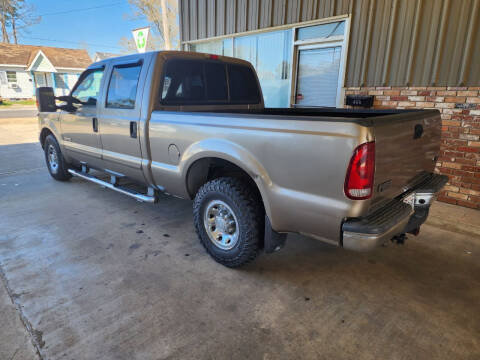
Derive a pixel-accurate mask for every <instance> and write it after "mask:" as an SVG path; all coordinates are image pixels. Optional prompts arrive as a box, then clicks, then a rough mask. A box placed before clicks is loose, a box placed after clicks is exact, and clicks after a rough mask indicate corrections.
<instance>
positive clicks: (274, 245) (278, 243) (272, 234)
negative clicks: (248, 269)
mask: <svg viewBox="0 0 480 360" xmlns="http://www.w3.org/2000/svg"><path fill="white" fill-rule="evenodd" d="M286 240H287V234H281V233H278V232H276V231H275V230H273V229H272V224H271V223H270V219H269V218H268V216H266V215H265V238H264V251H265V253H267V254H271V253H273V252H276V251H278V250H280V249H282V248H283V247H284V246H285V242H286Z"/></svg>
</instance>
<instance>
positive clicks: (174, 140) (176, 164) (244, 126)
mask: <svg viewBox="0 0 480 360" xmlns="http://www.w3.org/2000/svg"><path fill="white" fill-rule="evenodd" d="M369 140H371V135H370V134H369V129H368V128H367V127H364V126H361V125H358V124H355V123H352V122H350V123H348V122H347V123H338V122H336V123H331V122H328V121H317V122H312V121H309V120H308V119H306V118H303V119H302V117H301V116H299V117H290V118H288V119H283V121H269V120H268V117H267V116H261V115H244V114H216V113H199V112H196V113H187V112H167V111H154V112H153V113H152V116H151V118H150V124H149V143H150V152H151V156H152V159H151V165H150V166H151V172H152V174H153V179H154V182H155V184H156V185H157V186H159V187H161V188H164V189H165V191H167V192H168V193H171V194H174V195H178V196H182V197H185V196H188V193H187V191H186V177H187V173H188V169H189V167H190V166H191V165H192V164H193V163H194V162H195V161H196V160H199V159H202V158H208V157H213V158H221V159H224V160H228V161H230V162H232V163H234V164H236V165H237V166H239V167H240V168H242V169H243V170H245V171H246V172H247V173H248V174H249V175H250V176H251V177H252V179H253V180H254V181H255V182H256V183H257V185H258V187H259V189H260V192H261V194H262V197H263V201H264V204H265V208H266V211H267V214H268V216H269V218H270V220H271V223H272V226H273V227H274V229H275V230H276V231H290V232H301V233H305V234H309V235H314V236H317V237H321V238H323V239H324V240H328V241H330V242H333V243H338V241H339V237H340V224H341V222H342V219H343V218H345V217H350V216H356V215H358V214H360V213H362V212H364V211H365V207H367V206H368V201H360V202H359V201H356V202H354V201H351V200H349V199H347V198H346V196H345V195H344V193H343V180H344V179H345V172H346V169H347V167H348V162H349V161H350V157H351V155H352V153H353V150H354V149H355V148H356V147H357V146H358V145H359V144H360V143H363V142H365V141H369ZM173 147H174V148H173ZM172 148H173V150H172ZM169 149H170V151H169ZM176 149H178V153H179V156H177V155H176Z"/></svg>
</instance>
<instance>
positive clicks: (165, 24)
mask: <svg viewBox="0 0 480 360" xmlns="http://www.w3.org/2000/svg"><path fill="white" fill-rule="evenodd" d="M160 3H161V6H162V25H163V41H164V42H165V50H171V49H172V44H171V43H170V29H169V24H168V8H167V0H160Z"/></svg>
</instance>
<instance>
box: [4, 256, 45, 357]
mask: <svg viewBox="0 0 480 360" xmlns="http://www.w3.org/2000/svg"><path fill="white" fill-rule="evenodd" d="M0 278H1V279H2V283H3V286H4V287H5V290H7V294H8V296H9V297H10V301H11V302H12V304H13V305H15V308H16V309H17V312H18V315H19V317H20V321H21V322H22V324H23V326H24V327H25V330H27V333H28V335H29V337H30V341H31V342H32V345H33V348H34V349H35V351H36V354H37V356H38V359H39V360H44V359H45V357H44V356H43V354H42V351H41V349H42V348H43V347H44V346H45V341H43V340H42V338H41V337H40V339H37V337H38V335H37V336H36V334H37V333H38V332H39V333H41V331H38V330H35V329H34V328H33V326H32V324H31V323H30V321H29V320H28V319H27V317H26V316H25V314H24V313H23V311H22V306H21V304H20V303H19V302H18V301H17V299H18V297H15V295H16V294H15V293H14V292H13V291H12V289H11V288H10V286H9V284H8V279H7V276H6V275H5V271H4V270H3V267H2V264H1V263H0ZM38 340H40V342H39V341H38ZM15 355H16V352H15V353H14V354H13V357H15ZM13 357H12V359H13Z"/></svg>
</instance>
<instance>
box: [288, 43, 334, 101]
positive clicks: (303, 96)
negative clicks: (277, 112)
mask: <svg viewBox="0 0 480 360" xmlns="http://www.w3.org/2000/svg"><path fill="white" fill-rule="evenodd" d="M341 55H342V46H341V45H333V44H328V45H327V44H323V45H308V46H299V47H298V49H297V74H296V75H297V76H296V80H297V84H296V93H295V106H298V107H303V106H327V107H335V106H336V105H337V97H338V95H339V94H338V92H339V91H340V90H339V77H340V63H341Z"/></svg>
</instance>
